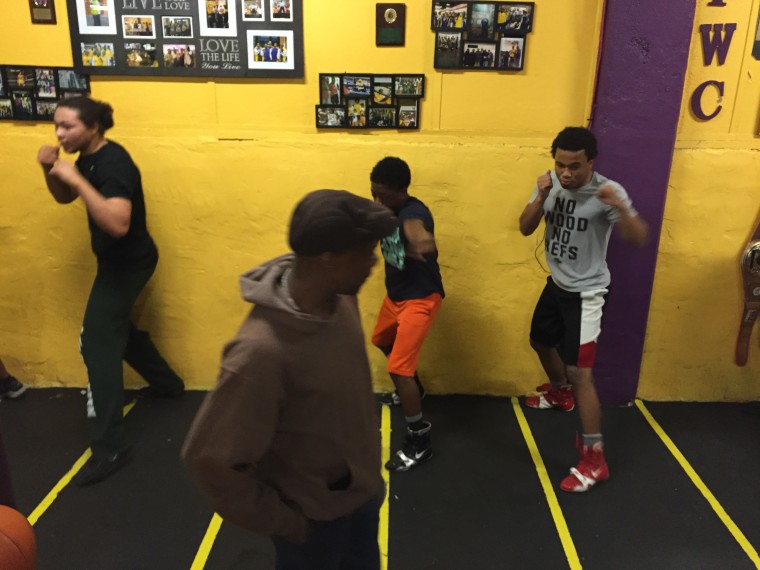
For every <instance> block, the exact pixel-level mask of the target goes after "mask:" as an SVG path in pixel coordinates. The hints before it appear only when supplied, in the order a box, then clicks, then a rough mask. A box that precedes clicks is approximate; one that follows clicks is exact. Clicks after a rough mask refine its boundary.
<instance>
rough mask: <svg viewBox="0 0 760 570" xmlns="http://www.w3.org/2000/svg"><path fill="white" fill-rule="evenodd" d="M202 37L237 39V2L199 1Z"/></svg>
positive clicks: (219, 0)
mask: <svg viewBox="0 0 760 570" xmlns="http://www.w3.org/2000/svg"><path fill="white" fill-rule="evenodd" d="M198 27H199V28H200V32H199V33H200V35H201V36H214V37H217V36H218V37H237V35H238V32H237V0H216V1H215V2H206V1H205V0H198Z"/></svg>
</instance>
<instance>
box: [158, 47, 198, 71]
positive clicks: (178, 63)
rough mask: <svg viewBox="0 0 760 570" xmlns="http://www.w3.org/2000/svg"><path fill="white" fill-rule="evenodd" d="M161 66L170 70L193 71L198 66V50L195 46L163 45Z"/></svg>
mask: <svg viewBox="0 0 760 570" xmlns="http://www.w3.org/2000/svg"><path fill="white" fill-rule="evenodd" d="M161 55H162V58H163V59H162V64H163V66H164V67H165V68H170V69H175V70H177V69H195V67H196V66H197V65H198V50H197V48H196V46H195V44H163V45H162V46H161Z"/></svg>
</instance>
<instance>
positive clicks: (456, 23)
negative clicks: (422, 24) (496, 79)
mask: <svg viewBox="0 0 760 570" xmlns="http://www.w3.org/2000/svg"><path fill="white" fill-rule="evenodd" d="M534 16H535V4H534V3H533V2H477V1H472V0H466V1H464V2H439V1H437V0H434V1H433V10H432V20H431V28H432V29H433V30H434V31H435V32H436V34H435V56H434V66H435V68H436V69H466V70H477V71H521V70H523V69H524V66H525V64H524V62H525V50H526V44H527V40H526V36H527V34H528V33H530V32H531V31H532V30H533V20H534Z"/></svg>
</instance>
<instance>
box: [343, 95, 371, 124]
mask: <svg viewBox="0 0 760 570" xmlns="http://www.w3.org/2000/svg"><path fill="white" fill-rule="evenodd" d="M368 109H369V105H368V99H367V98H365V97H349V98H348V99H346V120H347V125H346V126H347V128H349V129H364V128H366V127H367V110H368Z"/></svg>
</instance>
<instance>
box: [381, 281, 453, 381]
mask: <svg viewBox="0 0 760 570" xmlns="http://www.w3.org/2000/svg"><path fill="white" fill-rule="evenodd" d="M441 300H442V299H441V296H440V295H439V294H438V293H433V294H431V295H428V296H427V297H425V298H424V299H409V300H408V301H399V302H398V303H397V302H395V301H391V300H390V299H389V298H388V296H386V297H385V299H384V300H383V304H382V306H381V307H380V314H379V315H378V316H377V325H375V331H374V332H373V333H372V344H374V345H375V346H377V347H380V348H387V347H391V352H390V354H388V372H390V373H391V374H397V375H398V376H414V373H415V371H416V370H417V362H419V360H420V351H421V350H422V343H423V342H424V341H425V336H426V335H427V333H428V331H429V330H430V326H431V325H432V324H433V321H434V320H435V316H436V315H437V314H438V309H440V308H441Z"/></svg>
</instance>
